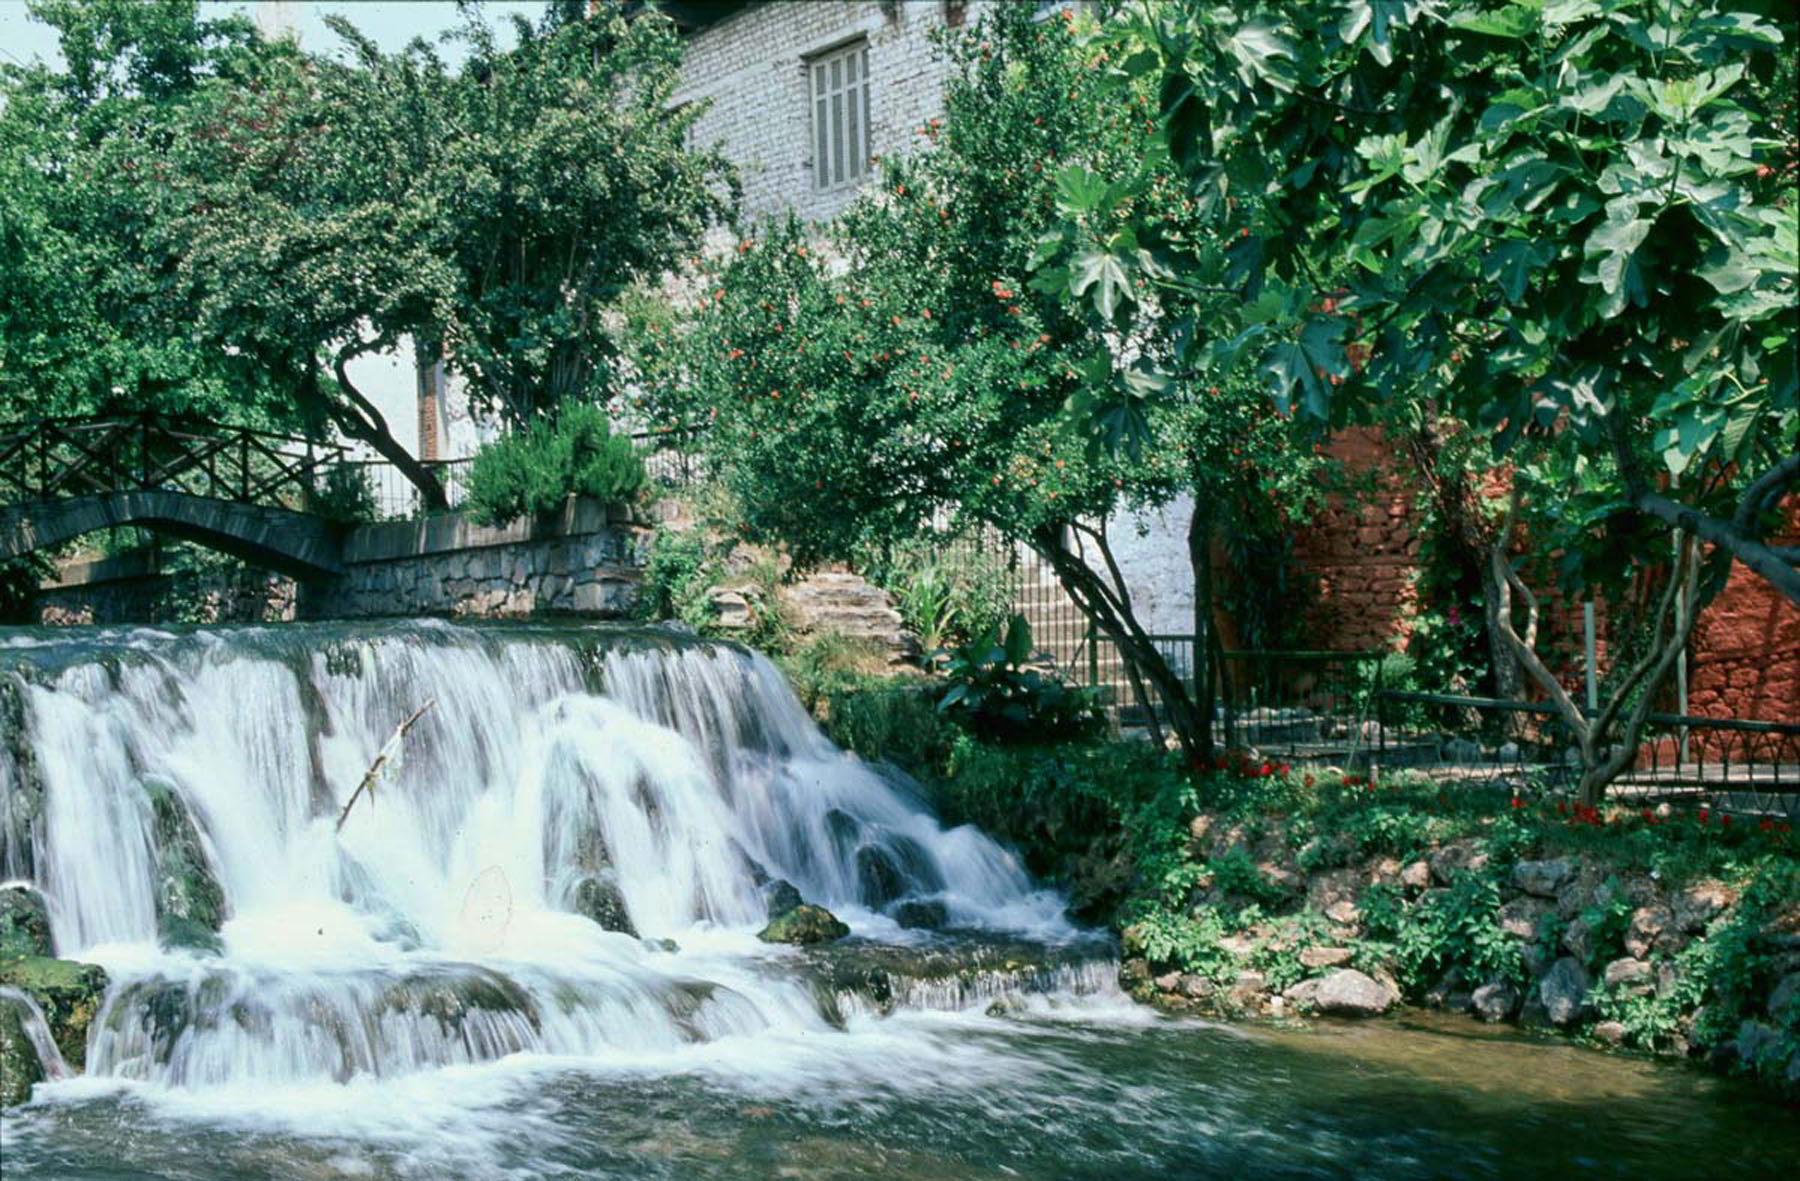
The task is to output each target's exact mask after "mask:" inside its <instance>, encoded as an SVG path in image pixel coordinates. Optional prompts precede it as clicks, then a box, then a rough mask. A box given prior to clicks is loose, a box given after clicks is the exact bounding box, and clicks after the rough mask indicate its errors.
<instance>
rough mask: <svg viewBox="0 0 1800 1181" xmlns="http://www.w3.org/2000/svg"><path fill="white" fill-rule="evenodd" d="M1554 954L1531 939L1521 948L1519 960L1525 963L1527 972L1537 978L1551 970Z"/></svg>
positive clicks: (1534, 978)
mask: <svg viewBox="0 0 1800 1181" xmlns="http://www.w3.org/2000/svg"><path fill="white" fill-rule="evenodd" d="M1554 958H1555V957H1554V955H1553V954H1552V953H1551V952H1550V951H1549V950H1547V949H1546V948H1545V947H1544V946H1543V945H1542V944H1541V943H1538V942H1537V941H1536V940H1529V941H1527V942H1526V944H1525V945H1524V946H1523V947H1521V948H1519V960H1520V962H1521V963H1523V964H1524V965H1525V974H1526V975H1527V976H1529V977H1531V978H1532V979H1533V980H1536V979H1537V978H1538V977H1539V976H1542V975H1543V974H1544V973H1545V972H1547V971H1549V970H1550V962H1551V960H1552V959H1554Z"/></svg>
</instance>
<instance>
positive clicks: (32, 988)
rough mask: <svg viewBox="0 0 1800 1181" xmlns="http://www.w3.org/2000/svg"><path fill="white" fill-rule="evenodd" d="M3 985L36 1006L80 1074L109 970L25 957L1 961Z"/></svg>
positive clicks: (1, 980)
mask: <svg viewBox="0 0 1800 1181" xmlns="http://www.w3.org/2000/svg"><path fill="white" fill-rule="evenodd" d="M0 984H10V985H11V986H12V987H14V988H16V989H18V990H19V991H21V992H23V993H26V994H27V995H29V996H30V997H31V999H32V1000H34V1001H36V1002H37V1006H38V1008H39V1009H41V1010H43V1013H44V1021H45V1022H46V1023H47V1024H48V1025H49V1027H50V1037H51V1039H52V1040H54V1041H55V1042H56V1048H57V1049H58V1050H60V1051H62V1056H63V1061H64V1062H67V1063H68V1064H69V1066H70V1067H71V1068H72V1069H74V1070H80V1069H81V1068H82V1066H83V1065H85V1064H86V1062H87V1036H88V1027H89V1026H90V1025H92V1024H93V1023H94V1015H95V1014H97V1013H98V1012H99V1011H100V1002H101V1000H102V999H103V998H104V997H105V995H106V970H105V969H104V968H101V967H100V966H99V965H97V964H80V963H76V962H75V961H74V960H54V959H50V958H48V957H46V956H26V957H24V958H23V959H16V960H4V961H0Z"/></svg>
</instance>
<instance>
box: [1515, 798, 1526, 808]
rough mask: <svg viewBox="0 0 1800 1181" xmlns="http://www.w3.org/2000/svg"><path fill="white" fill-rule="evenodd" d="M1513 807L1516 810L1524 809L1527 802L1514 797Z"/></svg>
mask: <svg viewBox="0 0 1800 1181" xmlns="http://www.w3.org/2000/svg"><path fill="white" fill-rule="evenodd" d="M1512 806H1513V807H1514V808H1523V807H1524V806H1525V801H1524V800H1521V799H1520V798H1519V797H1518V796H1514V797H1513V798H1512Z"/></svg>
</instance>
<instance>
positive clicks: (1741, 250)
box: [1034, 0, 1800, 599]
mask: <svg viewBox="0 0 1800 1181" xmlns="http://www.w3.org/2000/svg"><path fill="white" fill-rule="evenodd" d="M1796 34H1800V20H1797V19H1796V17H1795V15H1794V13H1793V12H1792V10H1791V8H1789V9H1787V10H1782V9H1780V8H1779V7H1778V6H1761V5H1744V4H1734V3H1726V2H1721V0H1673V2H1672V3H1669V4H1663V5H1632V4H1624V3H1592V4H1588V3H1579V4H1555V5H1541V4H1536V3H1494V2H1482V3H1459V4H1455V5H1449V6H1443V5H1399V6H1395V5H1383V4H1371V3H1370V2H1369V0H1327V2H1324V3H1318V2H1314V0H1277V2H1274V3H1268V4H1261V5H1257V6H1255V8H1254V10H1249V9H1245V8H1243V7H1242V6H1236V7H1234V6H1221V5H1216V4H1211V3H1204V2H1202V0H1178V2H1175V3H1170V4H1166V5H1157V6H1142V7H1139V6H1126V7H1124V8H1122V9H1121V10H1120V12H1119V14H1118V18H1117V19H1116V20H1113V21H1110V22H1108V23H1107V24H1106V25H1104V26H1103V27H1101V28H1098V29H1096V30H1095V31H1094V32H1093V33H1092V35H1091V38H1090V48H1091V49H1092V50H1093V51H1094V53H1095V60H1096V61H1098V62H1110V63H1113V64H1112V65H1111V66H1110V69H1111V72H1112V75H1113V78H1114V81H1115V84H1116V87H1117V94H1118V99H1117V101H1119V102H1121V103H1129V102H1132V101H1134V98H1135V96H1137V95H1139V94H1141V93H1143V89H1144V87H1145V86H1146V85H1147V84H1153V85H1154V86H1155V87H1156V90H1157V93H1158V96H1159V101H1158V114H1159V115H1160V124H1159V125H1160V128H1161V133H1162V134H1161V137H1160V142H1159V144H1158V145H1156V146H1157V147H1158V148H1159V149H1160V150H1156V151H1151V152H1147V153H1145V154H1144V156H1143V159H1142V163H1141V164H1139V165H1138V166H1137V167H1135V168H1133V169H1130V170H1128V171H1126V172H1123V173H1119V172H1113V171H1107V170H1105V169H1102V168H1098V167H1094V166H1091V165H1088V166H1083V164H1081V163H1075V164H1071V165H1069V166H1068V168H1067V169H1066V170H1065V175H1064V178H1063V184H1064V188H1065V190H1066V191H1067V192H1068V193H1069V195H1070V196H1069V200H1068V201H1067V202H1065V205H1064V207H1063V210H1062V213H1063V216H1062V219H1061V221H1060V223H1059V224H1057V225H1056V226H1054V227H1053V228H1052V229H1051V230H1050V232H1048V233H1047V234H1046V235H1045V237H1044V242H1043V248H1042V249H1041V251H1040V252H1039V254H1038V255H1037V257H1036V259H1035V260H1034V262H1035V264H1036V265H1037V267H1038V268H1039V274H1038V278H1037V279H1036V280H1034V283H1039V284H1041V285H1043V286H1045V287H1047V288H1051V289H1055V290H1059V291H1061V292H1062V294H1063V296H1064V297H1065V298H1066V299H1068V300H1069V301H1071V303H1080V304H1083V305H1091V311H1092V313H1093V314H1095V315H1097V316H1099V317H1101V318H1102V319H1104V320H1106V321H1107V322H1109V323H1111V324H1112V325H1113V326H1114V327H1115V328H1116V329H1117V333H1116V335H1115V337H1114V338H1113V339H1114V341H1115V343H1116V344H1117V345H1118V350H1119V352H1120V355H1121V356H1123V355H1125V354H1126V353H1128V352H1129V351H1130V347H1131V346H1130V344H1129V343H1128V342H1130V341H1131V340H1132V337H1133V332H1134V331H1138V330H1142V329H1143V326H1144V325H1145V323H1146V322H1149V321H1162V320H1167V319H1169V313H1170V309H1171V308H1174V309H1176V310H1175V317H1176V318H1177V319H1178V320H1179V321H1180V327H1179V328H1178V329H1177V331H1178V333H1180V334H1181V335H1180V347H1179V349H1178V351H1177V355H1176V357H1175V361H1174V365H1173V367H1172V368H1171V369H1170V373H1171V375H1172V376H1174V377H1176V378H1177V380H1175V381H1172V382H1169V383H1167V384H1166V385H1165V386H1162V387H1160V388H1162V389H1165V390H1178V389H1180V388H1181V387H1182V386H1183V385H1184V384H1186V381H1187V380H1191V378H1189V374H1208V373H1216V374H1219V375H1222V376H1223V375H1230V374H1238V373H1242V372H1244V371H1245V370H1246V369H1252V370H1254V371H1255V372H1256V373H1258V374H1259V375H1261V377H1262V378H1263V380H1264V381H1265V383H1266V386H1267V388H1268V390H1269V391H1270V393H1271V394H1272V395H1273V396H1274V398H1275V399H1276V401H1277V403H1278V404H1279V405H1280V406H1282V407H1283V408H1286V407H1290V406H1291V407H1295V408H1297V410H1298V411H1299V412H1300V413H1301V414H1303V415H1305V416H1309V417H1312V418H1314V419H1316V420H1319V421H1325V420H1328V419H1331V420H1336V421H1341V420H1343V419H1344V418H1345V417H1347V416H1349V415H1354V414H1359V413H1364V412H1367V411H1369V410H1371V409H1373V408H1375V407H1376V406H1377V405H1380V404H1386V405H1388V406H1389V407H1392V406H1393V405H1395V404H1400V405H1404V406H1407V407H1411V408H1413V409H1414V410H1415V411H1416V412H1417V413H1418V414H1421V415H1427V416H1432V417H1435V416H1436V415H1449V416H1451V417H1452V418H1454V419H1457V420H1460V421H1461V422H1464V423H1470V424H1479V426H1480V429H1481V434H1482V437H1484V438H1485V439H1488V440H1491V441H1492V444H1493V446H1494V449H1495V451H1496V452H1497V453H1498V454H1501V455H1504V456H1506V457H1507V458H1508V459H1509V460H1510V461H1511V462H1512V463H1514V464H1515V465H1516V468H1515V470H1516V479H1517V481H1518V483H1519V486H1520V487H1521V488H1522V489H1523V490H1524V491H1525V493H1526V503H1527V506H1528V509H1529V513H1530V518H1531V521H1530V523H1531V525H1532V529H1533V536H1534V538H1536V539H1537V540H1538V541H1539V542H1540V543H1541V544H1542V546H1543V549H1544V550H1545V552H1556V551H1560V552H1561V554H1562V555H1563V556H1562V559H1561V569H1560V572H1559V576H1558V578H1559V584H1560V585H1561V587H1562V589H1563V590H1564V591H1565V593H1566V592H1570V591H1574V590H1576V589H1579V587H1580V586H1581V585H1583V584H1584V583H1592V584H1600V585H1604V586H1616V585H1617V584H1618V582H1619V581H1620V580H1621V579H1623V578H1625V577H1627V576H1628V575H1629V574H1631V573H1632V567H1633V566H1634V564H1636V565H1638V566H1641V565H1643V564H1644V558H1643V555H1645V554H1646V553H1657V554H1666V553H1668V552H1669V546H1668V544H1667V541H1666V534H1667V531H1668V530H1669V529H1670V528H1671V527H1678V528H1681V529H1685V530H1690V531H1691V530H1704V531H1705V535H1706V536H1707V537H1708V539H1709V540H1711V541H1713V542H1715V543H1718V544H1720V545H1722V546H1723V547H1724V548H1725V549H1726V550H1727V551H1729V552H1730V553H1731V554H1732V555H1733V556H1735V557H1737V558H1739V559H1740V560H1743V561H1745V562H1746V563H1750V564H1751V565H1752V567H1753V568H1754V569H1755V570H1756V571H1757V572H1758V573H1760V574H1762V575H1763V576H1764V577H1767V578H1769V579H1770V580H1771V581H1772V582H1775V583H1777V585H1779V586H1781V587H1782V588H1783V589H1784V592H1785V593H1787V594H1788V595H1789V597H1792V598H1796V599H1800V581H1797V580H1796V576H1795V575H1794V574H1793V573H1792V570H1791V568H1790V567H1788V566H1786V565H1785V564H1783V563H1782V562H1781V561H1780V559H1779V558H1778V557H1777V556H1776V555H1774V554H1772V553H1771V552H1770V551H1768V550H1767V549H1766V548H1765V547H1763V546H1762V545H1761V544H1760V538H1761V537H1762V536H1763V535H1764V534H1765V532H1766V531H1767V530H1768V528H1770V526H1771V525H1772V524H1773V523H1774V522H1775V519H1776V517H1777V515H1778V514H1776V513H1774V512H1773V511H1772V510H1773V509H1774V507H1775V499H1778V497H1776V498H1775V499H1771V498H1769V497H1765V496H1763V495H1761V494H1760V493H1759V494H1758V495H1756V496H1752V497H1749V498H1748V499H1743V498H1741V496H1740V494H1742V493H1745V492H1746V491H1747V489H1748V488H1749V487H1750V486H1751V483H1752V481H1754V480H1755V479H1756V478H1757V477H1758V476H1759V475H1762V474H1764V473H1775V472H1778V471H1785V472H1786V473H1787V474H1786V475H1784V476H1781V477H1780V479H1781V483H1780V484H1779V485H1778V487H1781V486H1791V485H1792V483H1793V481H1794V479H1795V478H1800V469H1796V468H1794V467H1792V466H1788V467H1785V468H1783V467H1778V465H1781V464H1782V463H1783V461H1784V460H1786V458H1787V457H1789V456H1791V455H1792V454H1793V453H1794V451H1795V447H1796V443H1797V442H1800V367H1797V366H1796V351H1795V350H1796V336H1795V333H1796V322H1795V320H1794V318H1793V316H1792V315H1791V314H1790V313H1791V310H1792V307H1793V304H1794V300H1795V298H1796V295H1795V293H1796V281H1797V277H1800V240H1797V237H1796V231H1795V213H1796V184H1797V182H1800V173H1797V172H1796V170H1795V168H1794V167H1793V154H1794V151H1795V148H1794V142H1795V134H1794V127H1793V121H1794V115H1793V106H1792V103H1791V96H1788V95H1786V94H1784V93H1783V92H1782V90H1781V89H1780V88H1779V81H1780V80H1786V79H1791V77H1792V76H1793V67H1792V64H1791V61H1790V60H1789V59H1791V56H1792V49H1791V46H1792V44H1793V42H1794V39H1795V36H1796ZM1166 161H1172V162H1173V166H1174V177H1173V180H1172V178H1171V176H1170V174H1169V171H1168V168H1167V166H1166V163H1165V162H1166ZM1171 183H1173V184H1175V185H1176V186H1178V187H1179V189H1180V191H1182V192H1183V194H1184V196H1185V198H1186V199H1187V200H1190V201H1191V202H1192V203H1193V205H1194V210H1195V214H1196V219H1197V222H1198V224H1196V225H1194V226H1192V227H1186V226H1184V227H1182V228H1183V231H1184V232H1182V233H1170V232H1169V230H1168V227H1167V225H1166V224H1165V223H1164V221H1163V220H1162V215H1161V213H1160V207H1159V204H1158V201H1157V197H1158V195H1159V193H1161V192H1162V191H1164V190H1166V189H1167V188H1168V187H1169V186H1170V185H1171ZM1151 235H1155V238H1156V241H1157V243H1158V245H1159V246H1162V247H1163V248H1164V250H1163V252H1162V254H1161V255H1160V256H1159V255H1158V254H1157V252H1155V251H1150V252H1145V251H1144V250H1143V249H1142V246H1143V244H1144V241H1145V239H1146V238H1147V237H1149V236H1151ZM1183 300H1187V301H1190V303H1189V305H1188V306H1187V307H1183V306H1182V304H1181V301H1183ZM1201 380H1204V378H1201ZM1145 388H1146V389H1150V390H1154V389H1156V388H1157V387H1155V386H1154V385H1147V386H1146V387H1145ZM1157 401H1158V399H1157V398H1156V397H1154V396H1152V397H1149V398H1147V399H1146V403H1145V408H1144V414H1145V415H1146V416H1149V415H1151V414H1153V413H1154V406H1155V403H1156V402H1157ZM1553 428H1554V429H1553ZM1093 429H1096V430H1100V429H1104V427H1103V424H1102V423H1101V421H1100V420H1099V419H1095V421H1094V423H1093ZM1664 477H1670V478H1674V477H1679V478H1680V485H1679V489H1678V490H1676V489H1674V488H1672V487H1667V486H1665V485H1666V484H1667V483H1668V481H1666V480H1665V479H1664ZM1684 510H1686V511H1687V512H1688V513H1689V515H1687V516H1684V515H1683V512H1684ZM1658 534H1662V535H1663V537H1664V539H1663V540H1661V542H1660V543H1659V542H1658ZM1715 574H1716V572H1715ZM1717 585H1718V579H1717V578H1716V577H1714V578H1713V579H1712V580H1711V581H1710V583H1709V592H1710V590H1711V589H1715V588H1716V586H1717Z"/></svg>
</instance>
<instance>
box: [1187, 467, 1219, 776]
mask: <svg viewBox="0 0 1800 1181" xmlns="http://www.w3.org/2000/svg"><path fill="white" fill-rule="evenodd" d="M1212 538H1213V506H1212V502H1211V501H1210V500H1205V501H1203V500H1202V499H1201V496H1200V491H1199V488H1198V485H1196V487H1195V491H1194V515H1193V516H1192V517H1190V518H1189V519H1188V536H1187V543H1188V565H1189V566H1190V567H1191V568H1192V570H1193V574H1194V712H1195V713H1196V714H1198V715H1199V722H1200V732H1199V734H1197V735H1196V736H1195V737H1196V742H1195V748H1196V751H1197V752H1198V754H1199V757H1200V759H1201V760H1202V761H1203V762H1208V763H1210V762H1211V761H1212V758H1213V734H1212V722H1213V713H1214V704H1213V703H1214V701H1215V700H1216V695H1215V693H1214V691H1213V661H1212V655H1213V648H1214V643H1213V563H1212Z"/></svg>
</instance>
